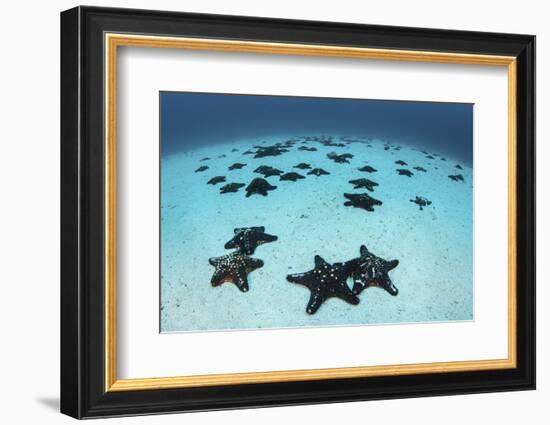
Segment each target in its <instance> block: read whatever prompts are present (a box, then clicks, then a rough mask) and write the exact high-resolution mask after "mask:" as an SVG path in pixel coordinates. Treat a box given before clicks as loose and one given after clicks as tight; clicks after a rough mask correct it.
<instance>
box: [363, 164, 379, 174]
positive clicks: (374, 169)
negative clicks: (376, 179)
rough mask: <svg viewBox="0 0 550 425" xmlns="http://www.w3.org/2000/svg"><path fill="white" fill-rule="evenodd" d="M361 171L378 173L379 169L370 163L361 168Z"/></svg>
mask: <svg viewBox="0 0 550 425" xmlns="http://www.w3.org/2000/svg"><path fill="white" fill-rule="evenodd" d="M359 171H363V172H366V173H376V171H378V170H377V169H376V168H373V167H371V166H370V165H365V166H364V167H361V168H359Z"/></svg>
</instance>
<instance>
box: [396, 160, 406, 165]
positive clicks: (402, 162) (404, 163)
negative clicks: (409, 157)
mask: <svg viewBox="0 0 550 425" xmlns="http://www.w3.org/2000/svg"><path fill="white" fill-rule="evenodd" d="M395 163H396V164H399V165H407V163H406V162H405V161H402V160H400V159H399V160H397V161H395Z"/></svg>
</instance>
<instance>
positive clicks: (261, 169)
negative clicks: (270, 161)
mask: <svg viewBox="0 0 550 425" xmlns="http://www.w3.org/2000/svg"><path fill="white" fill-rule="evenodd" d="M271 168H272V167H270V166H269V165H260V166H259V167H257V168H256V169H255V170H254V172H255V173H260V174H263V173H265V172H266V171H267V170H270V169H271Z"/></svg>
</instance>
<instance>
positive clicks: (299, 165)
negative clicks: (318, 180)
mask: <svg viewBox="0 0 550 425" xmlns="http://www.w3.org/2000/svg"><path fill="white" fill-rule="evenodd" d="M294 168H299V169H300V170H309V169H311V165H309V164H306V163H305V162H300V163H299V164H298V165H295V166H294Z"/></svg>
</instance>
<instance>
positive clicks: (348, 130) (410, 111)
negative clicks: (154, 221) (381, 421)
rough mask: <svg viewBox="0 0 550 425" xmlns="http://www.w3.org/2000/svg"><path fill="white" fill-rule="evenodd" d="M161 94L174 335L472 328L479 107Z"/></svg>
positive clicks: (166, 306) (164, 239)
mask: <svg viewBox="0 0 550 425" xmlns="http://www.w3.org/2000/svg"><path fill="white" fill-rule="evenodd" d="M159 96H160V306H159V308H160V331H161V332H203V331H223V330H247V329H269V328H272V329H276V328H297V327H300V328H301V327H328V326H365V325H382V324H409V323H419V322H449V321H466V320H473V319H474V304H473V303H474V281H473V113H474V105H473V104H470V103H444V102H443V103H442V102H416V101H401V100H369V99H343V98H325V97H300V96H275V95H273V96H272V95H250V94H223V93H197V92H166V91H163V92H160V94H159Z"/></svg>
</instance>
